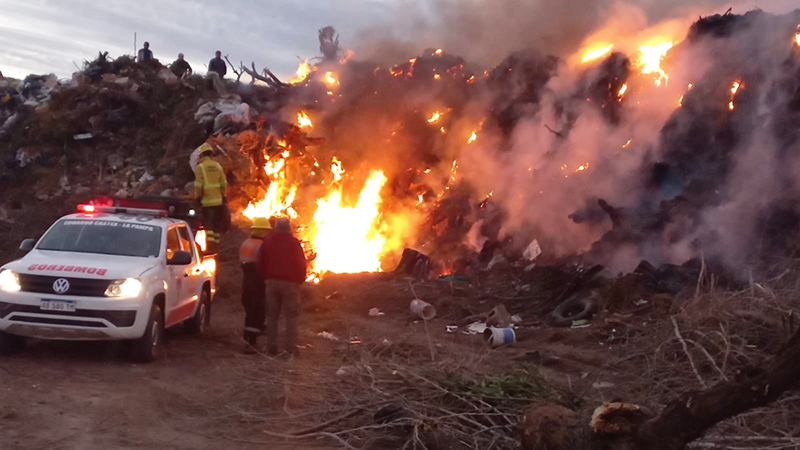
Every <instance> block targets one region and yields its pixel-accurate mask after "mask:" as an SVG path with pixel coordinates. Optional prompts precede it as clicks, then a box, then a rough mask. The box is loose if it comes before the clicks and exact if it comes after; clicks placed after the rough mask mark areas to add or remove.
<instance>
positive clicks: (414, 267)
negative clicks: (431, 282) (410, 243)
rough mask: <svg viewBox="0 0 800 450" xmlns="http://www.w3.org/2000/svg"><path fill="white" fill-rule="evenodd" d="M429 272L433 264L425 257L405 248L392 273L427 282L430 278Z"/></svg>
mask: <svg viewBox="0 0 800 450" xmlns="http://www.w3.org/2000/svg"><path fill="white" fill-rule="evenodd" d="M431 270H433V262H432V261H431V259H430V258H429V257H428V256H427V255H423V254H422V253H420V252H418V251H416V250H412V249H410V248H407V249H405V250H403V255H402V256H401V257H400V262H399V263H398V264H397V267H396V268H395V269H394V273H396V274H400V275H408V276H412V277H414V278H418V279H422V280H427V279H429V278H430V275H431Z"/></svg>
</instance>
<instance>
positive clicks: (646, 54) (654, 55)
mask: <svg viewBox="0 0 800 450" xmlns="http://www.w3.org/2000/svg"><path fill="white" fill-rule="evenodd" d="M673 45H674V44H673V43H672V42H661V43H659V44H656V45H643V46H641V47H639V59H638V61H637V65H638V66H639V67H641V72H642V73H643V74H645V75H648V74H656V75H657V76H656V78H655V84H656V86H661V83H665V82H667V81H669V75H667V74H666V72H664V69H662V68H661V61H663V60H664V57H665V56H666V55H667V52H668V51H670V49H672V47H673Z"/></svg>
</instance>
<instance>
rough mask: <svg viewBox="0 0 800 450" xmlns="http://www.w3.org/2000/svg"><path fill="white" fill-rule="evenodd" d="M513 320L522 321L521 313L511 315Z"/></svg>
mask: <svg viewBox="0 0 800 450" xmlns="http://www.w3.org/2000/svg"><path fill="white" fill-rule="evenodd" d="M511 322H513V323H520V322H522V317H520V316H519V314H514V315H513V316H511Z"/></svg>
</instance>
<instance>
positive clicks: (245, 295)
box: [239, 217, 272, 353]
mask: <svg viewBox="0 0 800 450" xmlns="http://www.w3.org/2000/svg"><path fill="white" fill-rule="evenodd" d="M271 230H272V225H270V223H269V220H268V219H266V218H264V217H256V218H255V220H253V226H251V227H250V238H249V239H247V240H246V241H244V242H243V243H242V245H241V247H239V262H240V263H241V264H242V274H243V277H242V306H244V313H245V316H244V340H245V341H246V342H247V344H246V345H245V348H244V350H245V352H246V353H255V351H256V350H255V346H256V339H257V338H258V335H259V334H260V333H261V330H263V329H264V322H265V321H266V314H267V305H266V285H265V284H264V280H263V279H262V278H261V274H259V273H258V269H257V267H256V260H257V259H258V251H259V250H260V249H261V243H262V242H263V241H264V238H265V237H266V236H267V234H269V232H270V231H271Z"/></svg>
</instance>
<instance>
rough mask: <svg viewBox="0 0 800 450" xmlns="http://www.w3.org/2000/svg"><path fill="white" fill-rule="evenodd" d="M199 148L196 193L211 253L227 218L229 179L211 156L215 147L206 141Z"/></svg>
mask: <svg viewBox="0 0 800 450" xmlns="http://www.w3.org/2000/svg"><path fill="white" fill-rule="evenodd" d="M198 150H199V153H200V160H199V161H198V163H197V167H195V169H194V195H195V198H197V200H198V201H199V202H200V205H201V206H202V207H203V208H202V209H203V227H204V228H205V229H206V240H207V241H208V249H209V253H216V252H217V249H218V246H219V241H220V237H221V233H222V228H223V221H224V220H225V205H224V203H225V202H226V195H225V191H226V189H227V187H228V181H227V180H226V179H225V172H224V171H223V170H222V166H221V165H220V164H219V163H218V162H216V161H214V160H213V159H212V158H211V156H212V155H213V154H214V148H213V147H211V145H209V144H208V143H205V144H203V145H201V146H200V147H199V148H198Z"/></svg>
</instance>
